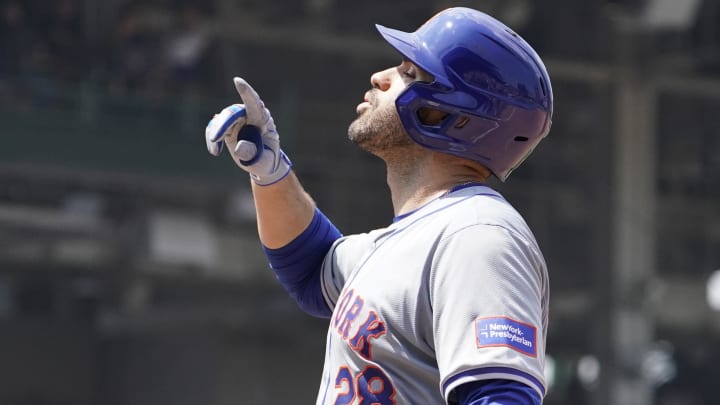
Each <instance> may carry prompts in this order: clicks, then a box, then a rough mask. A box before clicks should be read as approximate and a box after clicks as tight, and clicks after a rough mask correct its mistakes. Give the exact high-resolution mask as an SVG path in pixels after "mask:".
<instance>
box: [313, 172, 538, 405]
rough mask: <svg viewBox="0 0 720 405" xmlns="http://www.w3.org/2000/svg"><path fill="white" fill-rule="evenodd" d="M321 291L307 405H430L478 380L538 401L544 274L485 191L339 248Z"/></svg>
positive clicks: (463, 193) (516, 219)
mask: <svg viewBox="0 0 720 405" xmlns="http://www.w3.org/2000/svg"><path fill="white" fill-rule="evenodd" d="M321 279H322V290H323V294H324V297H325V300H326V302H327V304H328V305H329V306H330V308H332V309H333V315H332V317H331V318H330V326H329V331H328V335H327V346H326V354H325V367H324V370H323V375H322V382H321V386H320V392H319V394H318V399H317V404H322V405H325V404H358V405H360V404H381V405H384V404H440V403H446V402H448V401H452V391H453V389H454V388H455V387H457V386H459V385H461V384H463V383H466V382H470V381H475V380H484V379H508V380H514V381H519V382H522V383H525V384H527V385H528V386H530V387H532V388H534V389H535V390H536V391H537V392H538V393H539V395H540V397H541V398H542V397H543V396H544V395H545V383H544V377H543V368H544V361H545V338H546V330H547V319H548V275H547V268H546V266H545V261H544V259H543V257H542V254H541V252H540V249H539V248H538V246H537V243H536V241H535V238H534V236H533V234H532V232H530V230H529V228H528V226H527V224H526V223H525V221H524V220H523V219H522V217H521V216H520V214H518V213H517V211H515V209H513V208H512V206H510V204H509V203H508V202H507V201H505V199H504V198H503V197H502V196H500V194H498V193H497V192H496V191H494V190H492V189H490V188H489V187H486V186H482V185H475V186H472V187H467V188H462V189H460V190H457V191H454V192H451V193H449V194H447V195H444V196H442V197H440V198H438V199H436V200H434V201H432V202H430V203H428V204H426V205H425V206H423V207H421V208H420V209H418V210H416V211H414V212H412V213H411V214H410V215H406V216H403V217H401V218H399V219H397V220H396V221H395V222H394V223H393V224H392V225H390V226H389V227H387V228H383V229H378V230H374V231H371V232H369V233H366V234H359V235H352V236H348V237H343V238H341V239H339V240H338V241H336V242H335V244H334V245H333V247H332V249H331V250H330V252H329V253H328V254H327V256H326V257H325V260H324V263H323V268H322V277H321Z"/></svg>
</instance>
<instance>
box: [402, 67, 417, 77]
mask: <svg viewBox="0 0 720 405" xmlns="http://www.w3.org/2000/svg"><path fill="white" fill-rule="evenodd" d="M403 76H405V77H409V78H411V79H415V78H416V77H417V73H416V72H415V68H414V67H413V66H410V67H409V68H407V69H405V71H404V72H403Z"/></svg>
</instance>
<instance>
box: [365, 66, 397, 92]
mask: <svg viewBox="0 0 720 405" xmlns="http://www.w3.org/2000/svg"><path fill="white" fill-rule="evenodd" d="M390 71H392V68H390V69H385V70H382V71H380V72H375V73H373V75H372V76H370V84H372V86H373V88H375V89H378V90H380V91H386V90H387V89H389V88H390V83H391V77H390Z"/></svg>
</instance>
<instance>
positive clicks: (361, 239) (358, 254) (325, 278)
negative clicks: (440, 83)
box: [320, 233, 373, 311]
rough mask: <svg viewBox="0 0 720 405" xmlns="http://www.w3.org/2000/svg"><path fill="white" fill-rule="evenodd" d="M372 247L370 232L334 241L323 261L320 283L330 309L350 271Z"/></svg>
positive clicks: (333, 306)
mask: <svg viewBox="0 0 720 405" xmlns="http://www.w3.org/2000/svg"><path fill="white" fill-rule="evenodd" d="M372 247H373V241H372V237H371V235H370V234H366V233H364V234H356V235H350V236H345V237H342V238H340V239H338V240H336V241H335V243H334V244H333V245H332V247H331V248H330V251H329V252H328V254H327V255H326V256H325V260H324V261H323V265H322V269H321V274H320V283H321V290H322V293H323V297H324V298H325V302H326V304H327V306H328V308H330V310H331V311H332V310H333V309H334V308H335V304H336V303H337V300H338V297H339V296H340V292H341V291H342V288H343V286H344V285H345V282H346V281H347V280H348V278H349V277H350V274H351V273H352V271H353V270H354V269H355V268H356V267H357V266H359V265H360V264H361V261H362V260H363V259H364V257H365V256H367V255H368V254H369V252H370V250H371V249H372Z"/></svg>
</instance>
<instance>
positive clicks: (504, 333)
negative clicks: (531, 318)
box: [475, 316, 537, 357]
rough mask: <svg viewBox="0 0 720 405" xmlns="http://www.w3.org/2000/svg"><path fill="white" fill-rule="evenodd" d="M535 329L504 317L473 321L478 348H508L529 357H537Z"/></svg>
mask: <svg viewBox="0 0 720 405" xmlns="http://www.w3.org/2000/svg"><path fill="white" fill-rule="evenodd" d="M536 335H537V329H536V328H535V327H534V326H532V325H528V324H526V323H523V322H520V321H516V320H514V319H511V318H508V317H505V316H496V317H487V318H477V319H475V336H476V343H477V347H478V348H482V347H497V346H504V347H509V348H510V349H513V350H515V351H517V352H520V353H522V354H525V355H527V356H530V357H536V356H537V348H536V347H535V343H536V339H535V338H536Z"/></svg>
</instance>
